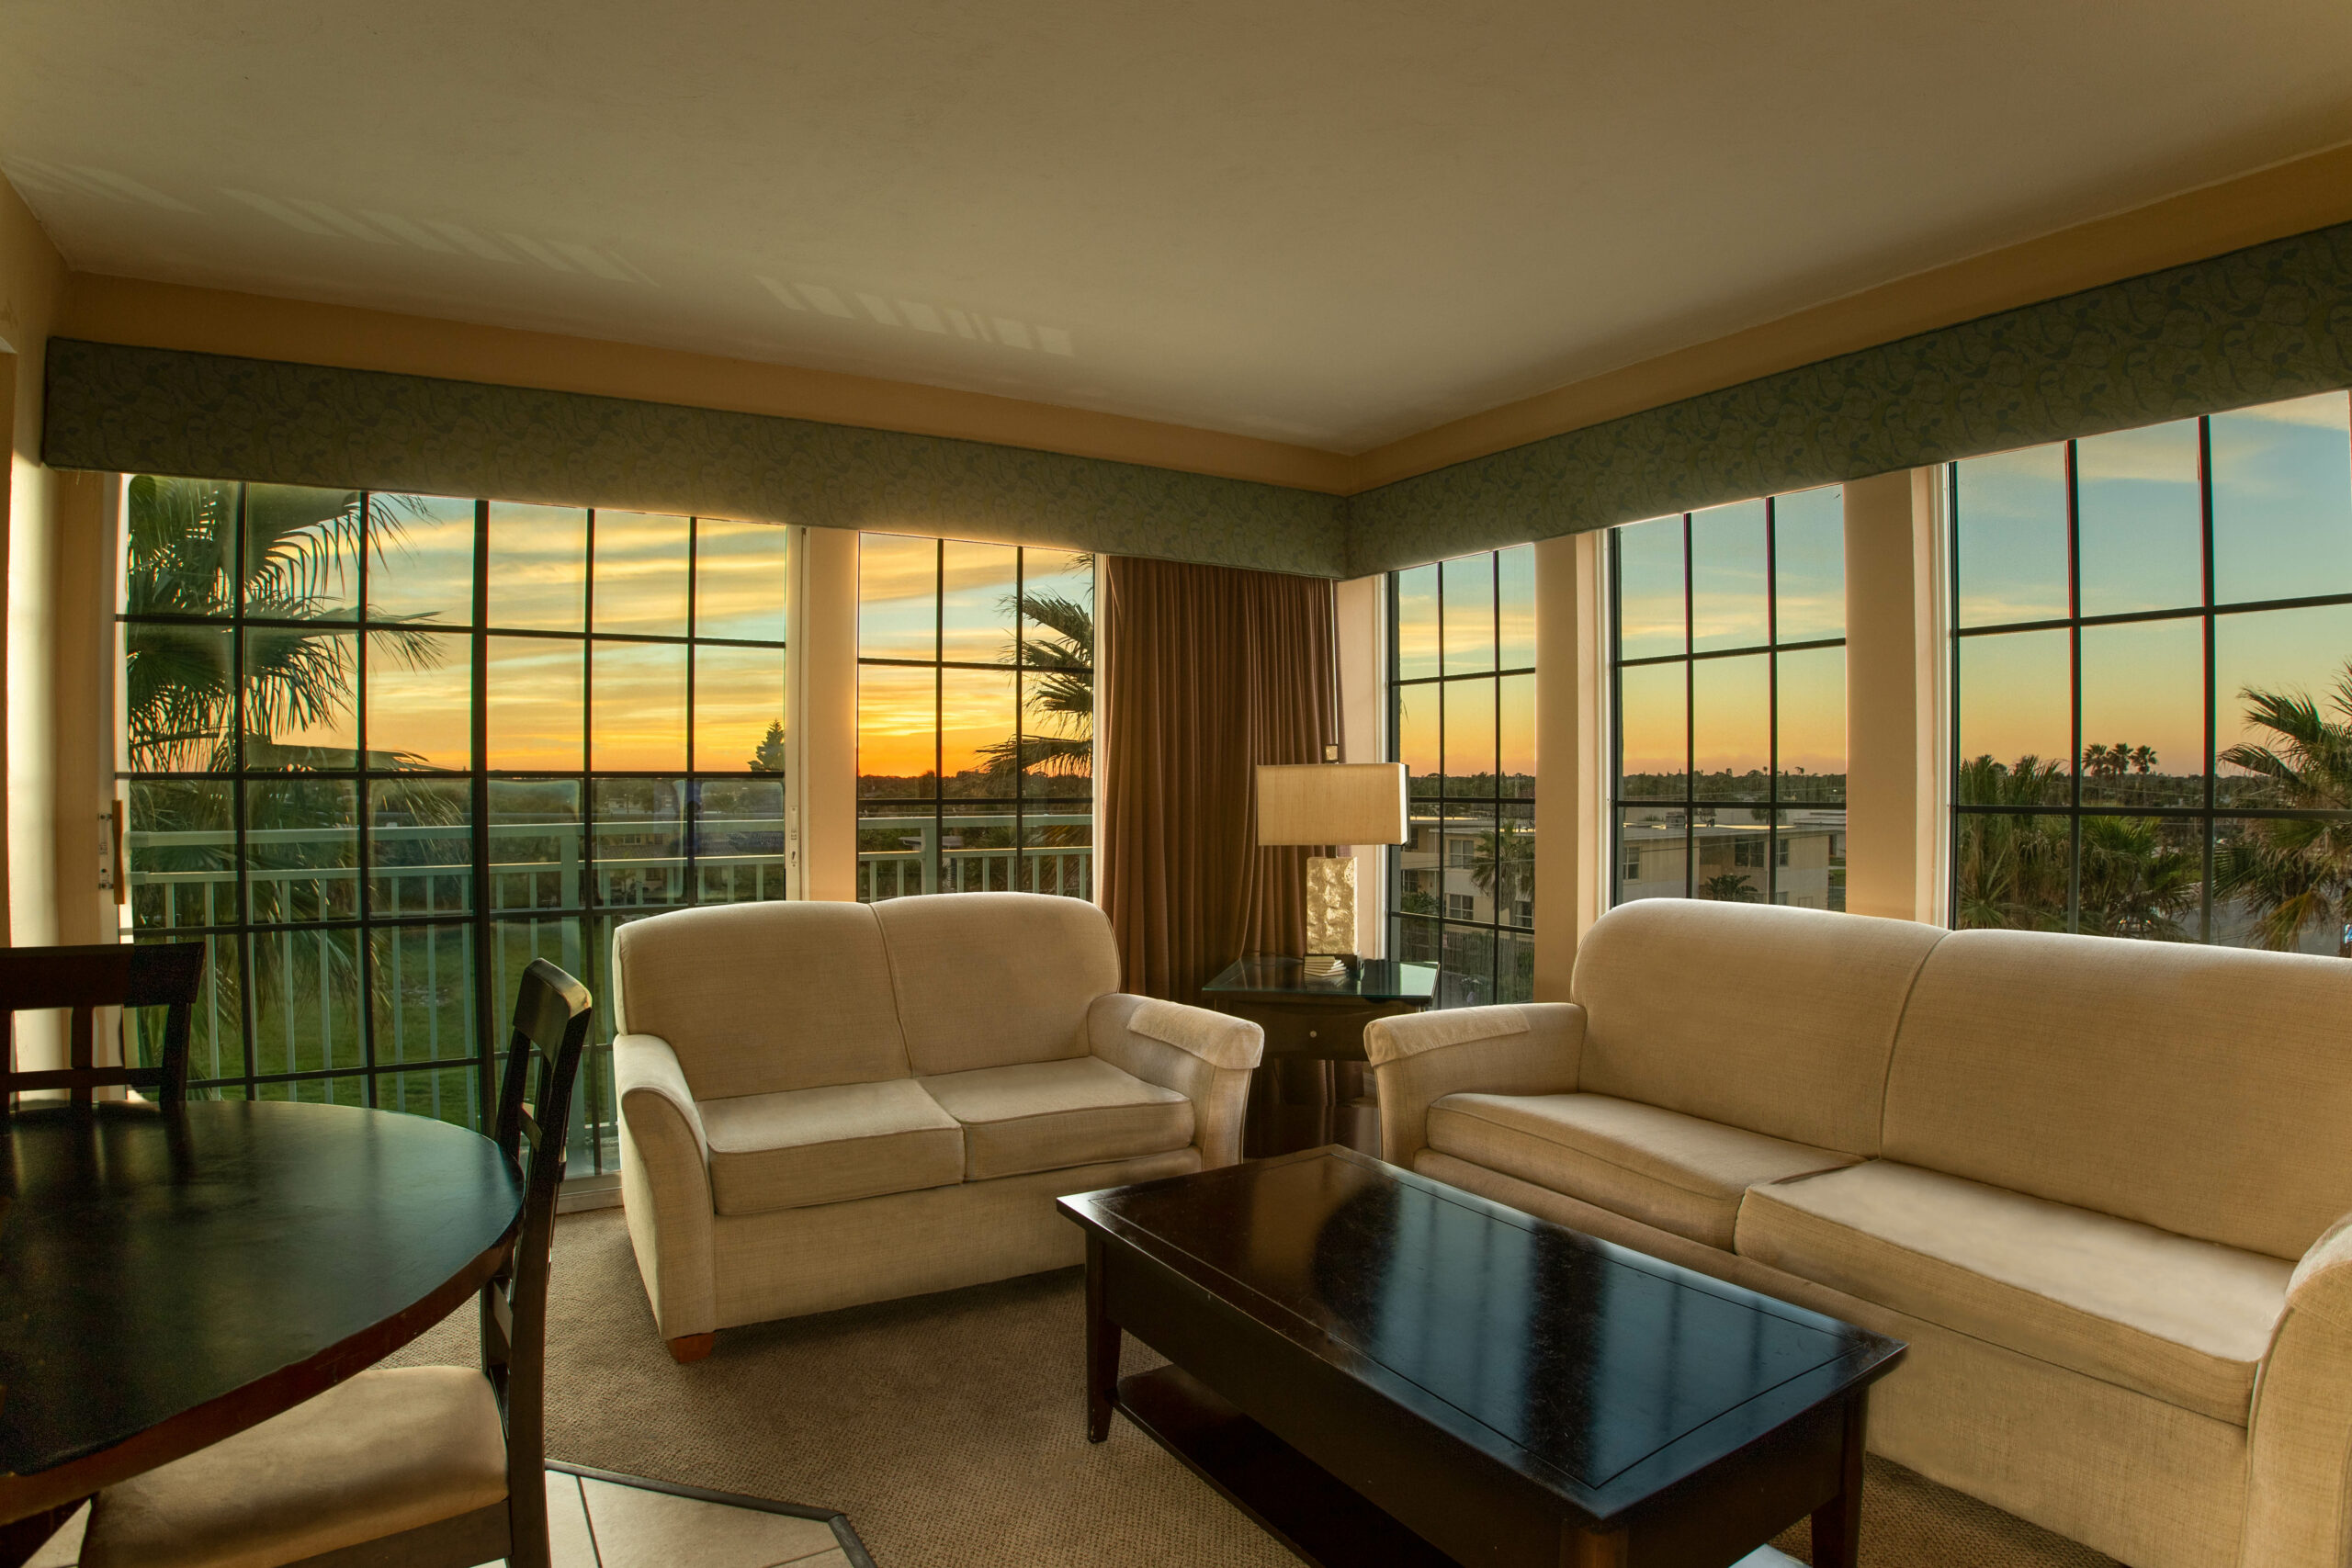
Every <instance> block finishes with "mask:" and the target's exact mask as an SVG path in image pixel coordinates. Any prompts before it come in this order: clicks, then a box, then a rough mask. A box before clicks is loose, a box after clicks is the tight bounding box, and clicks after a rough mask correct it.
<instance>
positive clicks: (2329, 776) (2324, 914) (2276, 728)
mask: <svg viewBox="0 0 2352 1568" xmlns="http://www.w3.org/2000/svg"><path fill="white" fill-rule="evenodd" d="M2238 695H2239V696H2240V697H2241V698H2242V699H2244V700H2245V703H2246V705H2247V706H2246V714H2245V716H2246V722H2247V723H2248V724H2250V725H2254V726H2257V727H2259V728H2262V729H2265V730H2267V731H2269V733H2270V736H2271V739H2268V740H2265V741H2260V742H2245V743H2241V744H2239V745H2236V746H2233V747H2231V748H2230V749H2229V750H2226V751H2223V752H2222V761H2224V762H2227V763H2229V764H2230V765H2231V766H2233V767H2236V768H2242V769H2244V770H2245V772H2247V773H2252V774H2254V775H2255V776H2256V778H2257V779H2260V780H2262V781H2264V782H2265V784H2267V794H2268V796H2269V800H2268V802H2267V804H2273V805H2278V806H2286V807H2294V808H2297V809H2300V810H2307V811H2343V810H2346V809H2347V802H2352V662H2347V663H2346V666H2345V672H2344V674H2343V675H2342V676H2340V677H2339V678H2338V679H2337V681H2336V682H2335V691H2334V692H2333V693H2332V694H2330V696H2329V698H2328V707H2329V708H2330V709H2332V710H2333V712H2334V713H2335V717H2333V718H2330V717H2329V716H2327V715H2326V714H2324V713H2322V712H2321V711H2320V707H2319V705H2318V704H2317V703H2315V702H2314V701H2312V698H2311V697H2310V696H2308V695H2306V694H2302V693H2300V692H2292V693H2290V692H2266V691H2259V690H2256V689H2255V688H2252V687H2248V688H2246V689H2245V690H2242V691H2241V692H2239V693H2238ZM2213 888H2214V891H2215V892H2216V893H2219V894H2221V895H2222V896H2223V897H2231V898H2235V899H2239V900H2241V901H2242V902H2243V903H2244V905H2245V908H2246V909H2247V911H2248V912H2249V913H2250V914H2252V915H2253V916H2254V932H2255V936H2256V939H2257V940H2258V941H2260V942H2262V944H2263V945H2264V946H2266V947H2269V948H2274V949H2277V950H2278V951H2280V952H2291V951H2293V950H2294V949H2295V948H2296V947H2297V946H2299V945H2300V944H2301V938H2302V935H2303V933H2304V932H2305V931H2309V930H2312V929H2313V928H2318V929H2321V930H2324V931H2328V932H2329V933H2330V934H2332V935H2333V936H2334V937H2335V941H2336V953H2337V954H2338V955H2339V956H2342V957H2348V958H2352V823H2346V822H2343V821H2335V820H2328V819H2320V820H2312V819H2310V818H2275V817H2274V818H2254V819H2252V820H2250V821H2248V822H2247V823H2246V824H2245V831H2244V833H2243V834H2242V835H2240V836H2239V837H2236V838H2234V839H2232V840H2229V841H2227V842H2224V843H2219V844H2216V845H2215V846H2214V852H2213Z"/></svg>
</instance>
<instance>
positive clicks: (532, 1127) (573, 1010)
mask: <svg viewBox="0 0 2352 1568" xmlns="http://www.w3.org/2000/svg"><path fill="white" fill-rule="evenodd" d="M594 1006H595V1003H594V999H593V998H591V997H590V996H589V994H588V987H585V986H582V984H581V983H580V982H579V981H577V980H575V979H573V978H572V977H571V976H569V975H567V974H565V973H564V972H563V971H562V970H560V969H559V968H557V967H556V966H555V965H554V964H549V963H548V961H547V960H546V959H544V958H539V959H534V960H533V961H532V963H531V966H530V967H529V968H528V969H526V970H525V971H523V983H522V986H521V987H520V988H519V989H518V990H517V992H516V994H515V1032H514V1035H513V1037H512V1039H511V1040H510V1041H509V1042H508V1043H507V1048H506V1070H505V1074H504V1076H503V1077H502V1079H501V1080H500V1084H499V1093H498V1125H497V1137H498V1146H499V1147H500V1148H501V1149H503V1150H504V1151H505V1153H506V1156H507V1157H508V1158H510V1159H513V1160H515V1162H516V1163H517V1164H518V1165H520V1166H521V1167H522V1169H523V1173H524V1177H525V1179H526V1190H525V1193H524V1198H523V1227H522V1230H521V1232H520V1234H519V1235H516V1237H515V1250H514V1251H513V1252H512V1253H510V1254H509V1255H508V1256H507V1259H506V1263H505V1266H504V1267H503V1268H502V1269H500V1270H499V1271H498V1274H497V1276H496V1277H495V1278H493V1279H492V1280H491V1282H490V1283H489V1284H487V1285H485V1286H483V1287H482V1292H481V1359H482V1371H484V1372H485V1373H486V1374H488V1376H489V1378H490V1382H491V1386H492V1388H493V1389H495V1390H496V1391H497V1393H498V1404H499V1410H500V1412H501V1413H502V1414H503V1416H505V1418H506V1480H507V1488H506V1497H507V1512H508V1519H509V1524H510V1529H512V1530H513V1532H514V1534H515V1548H516V1555H518V1556H520V1557H522V1559H523V1560H524V1561H526V1562H546V1561H547V1551H548V1548H547V1490H546V1486H545V1484H544V1483H542V1481H541V1480H540V1470H541V1467H542V1465H543V1464H544V1463H545V1459H546V1448H547V1442H546V1425H545V1407H546V1391H547V1331H548V1255H549V1253H550V1251H551V1249H552V1248H553V1247H554V1244H555V1204H556V1197H557V1193H558V1191H559V1190H560V1188H561V1187H562V1185H563V1161H564V1150H565V1145H567V1143H568V1142H569V1141H570V1136H571V1091H572V1087H573V1085H574V1084H575V1083H576V1082H577V1081H578V1079H579V1077H580V1056H581V1053H582V1051H583V1050H585V1049H586V1047H587V1043H588V1020H589V1014H590V1012H591V1011H592V1010H594ZM534 1068H536V1069H537V1078H538V1086H537V1092H536V1093H534V1092H533V1090H532V1088H531V1083H530V1080H531V1078H532V1077H533V1069H534ZM534 1541H536V1542H537V1549H536V1551H533V1550H532V1549H531V1546H530V1543H531V1542H534Z"/></svg>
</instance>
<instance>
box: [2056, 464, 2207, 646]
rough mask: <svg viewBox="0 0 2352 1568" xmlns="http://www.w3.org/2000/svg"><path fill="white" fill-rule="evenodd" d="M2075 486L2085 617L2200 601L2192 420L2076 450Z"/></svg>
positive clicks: (2201, 547)
mask: <svg viewBox="0 0 2352 1568" xmlns="http://www.w3.org/2000/svg"><path fill="white" fill-rule="evenodd" d="M2075 492H2076V502H2075V504H2076V507H2077V509H2078V511H2077V517H2078V525H2079V529H2080V533H2079V536H2078V538H2079V545H2078V547H2079V549H2080V552H2081V558H2082V567H2081V570H2082V584H2083V589H2082V592H2083V614H2084V615H2123V614H2126V613H2128V612H2130V611H2133V610H2171V609H2178V608H2181V607H2184V606H2187V605H2192V604H2203V603H2204V602H2205V522H2204V506H2203V503H2202V502H2201V501H2200V500H2199V496H2198V490H2197V422H2196V421H2195V420H2193V419H2184V420H2180V421H2178V422H2177V423H2172V424H2154V425H2150V426H2148V427H2147V428H2146V429H2144V430H2123V431H2118V432H2116V433H2115V434H2112V435H2094V436H2090V437H2087V438H2086V439H2085V440H2082V441H2079V442H2077V443H2075Z"/></svg>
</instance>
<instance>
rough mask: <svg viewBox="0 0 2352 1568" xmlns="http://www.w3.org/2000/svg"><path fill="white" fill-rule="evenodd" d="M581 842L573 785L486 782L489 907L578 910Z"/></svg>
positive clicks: (583, 897) (582, 898) (583, 892)
mask: <svg viewBox="0 0 2352 1568" xmlns="http://www.w3.org/2000/svg"><path fill="white" fill-rule="evenodd" d="M583 841H584V829H582V827H581V823H580V784H579V783H578V781H576V780H572V779H547V780H523V779H514V780H508V779H492V780H491V781H490V907H491V908H493V909H577V908H580V907H581V906H582V905H583V904H585V903H587V901H588V898H587V889H586V886H585V885H584V884H583V883H582V880H581V875H580V873H581V849H582V843H583ZM565 967H567V968H570V965H568V964H567V965H566V966H565ZM571 974H572V975H573V976H580V974H581V972H580V971H579V970H577V969H572V970H571Z"/></svg>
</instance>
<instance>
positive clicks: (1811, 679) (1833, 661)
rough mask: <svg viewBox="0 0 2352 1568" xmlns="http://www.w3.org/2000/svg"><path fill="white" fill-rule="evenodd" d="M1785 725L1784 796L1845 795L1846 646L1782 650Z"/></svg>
mask: <svg viewBox="0 0 2352 1568" xmlns="http://www.w3.org/2000/svg"><path fill="white" fill-rule="evenodd" d="M1780 726H1781V734H1780V743H1781V749H1780V764H1781V781H1780V792H1781V799H1782V800H1784V801H1786V800H1843V799H1845V798H1846V650H1845V649H1842V648H1814V649H1805V650H1804V651H1803V652H1799V653H1784V654H1782V655H1781V702H1780ZM1823 907H1824V906H1819V905H1816V906H1815V908H1823Z"/></svg>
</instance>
